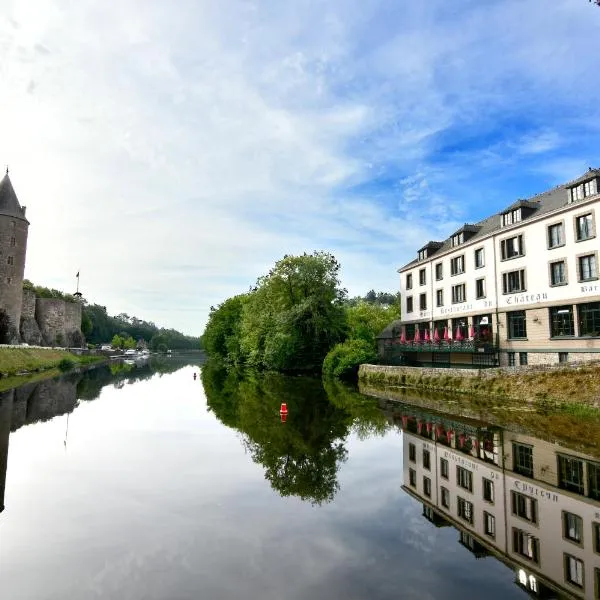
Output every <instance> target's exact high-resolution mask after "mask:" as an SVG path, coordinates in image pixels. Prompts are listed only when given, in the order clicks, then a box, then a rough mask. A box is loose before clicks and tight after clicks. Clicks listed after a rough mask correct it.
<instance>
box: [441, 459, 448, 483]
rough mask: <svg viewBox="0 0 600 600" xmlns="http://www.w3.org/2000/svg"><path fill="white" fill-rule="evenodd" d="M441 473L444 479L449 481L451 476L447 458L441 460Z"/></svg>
mask: <svg viewBox="0 0 600 600" xmlns="http://www.w3.org/2000/svg"><path fill="white" fill-rule="evenodd" d="M440 472H441V474H442V477H443V478H444V479H448V476H449V469H448V461H447V460H446V459H445V458H440Z"/></svg>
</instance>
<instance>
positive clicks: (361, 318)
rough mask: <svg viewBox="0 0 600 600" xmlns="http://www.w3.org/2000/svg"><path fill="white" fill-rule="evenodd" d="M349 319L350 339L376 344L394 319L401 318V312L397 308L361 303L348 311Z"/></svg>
mask: <svg viewBox="0 0 600 600" xmlns="http://www.w3.org/2000/svg"><path fill="white" fill-rule="evenodd" d="M346 316H347V319H348V329H349V331H348V338H349V339H351V340H364V341H365V342H369V343H370V344H373V345H374V344H375V338H376V337H377V336H378V335H379V334H380V333H381V332H382V331H383V330H384V329H385V327H386V326H387V325H388V324H389V323H390V322H391V321H393V320H394V319H398V318H399V317H400V311H399V309H398V308H396V306H394V305H392V306H386V305H381V304H369V303H367V302H359V303H358V304H357V305H356V306H351V307H349V308H348V309H347V311H346Z"/></svg>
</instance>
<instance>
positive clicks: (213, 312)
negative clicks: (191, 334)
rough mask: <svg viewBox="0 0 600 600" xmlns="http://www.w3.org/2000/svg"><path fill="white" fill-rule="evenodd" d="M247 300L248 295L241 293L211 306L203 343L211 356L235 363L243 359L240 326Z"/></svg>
mask: <svg viewBox="0 0 600 600" xmlns="http://www.w3.org/2000/svg"><path fill="white" fill-rule="evenodd" d="M246 301H247V295H240V296H234V297H233V298H229V299H228V300H225V302H223V303H222V304H220V305H219V306H218V307H217V308H214V307H212V306H211V309H210V315H209V317H208V323H207V324H206V328H205V330H204V334H203V335H202V345H203V347H204V349H205V351H206V353H207V354H208V355H209V356H211V357H213V358H217V359H220V360H224V361H226V362H229V363H233V364H237V363H240V362H241V361H242V357H241V350H240V341H241V340H240V335H241V334H240V327H241V322H242V310H243V307H244V304H245V302H246Z"/></svg>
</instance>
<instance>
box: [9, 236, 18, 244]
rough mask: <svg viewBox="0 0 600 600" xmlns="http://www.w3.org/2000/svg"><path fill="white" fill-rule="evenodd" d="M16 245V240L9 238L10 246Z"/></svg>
mask: <svg viewBox="0 0 600 600" xmlns="http://www.w3.org/2000/svg"><path fill="white" fill-rule="evenodd" d="M16 243H17V238H14V237H11V238H10V245H11V246H14V245H15V244H16Z"/></svg>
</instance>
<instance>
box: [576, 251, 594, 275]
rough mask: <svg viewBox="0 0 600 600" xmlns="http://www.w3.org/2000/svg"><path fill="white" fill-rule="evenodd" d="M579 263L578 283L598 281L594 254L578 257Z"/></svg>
mask: <svg viewBox="0 0 600 600" xmlns="http://www.w3.org/2000/svg"><path fill="white" fill-rule="evenodd" d="M578 263H579V281H590V280H591V279H598V270H597V268H596V267H597V265H596V254H595V253H594V254H586V255H585V256H580V257H579V259H578Z"/></svg>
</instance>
